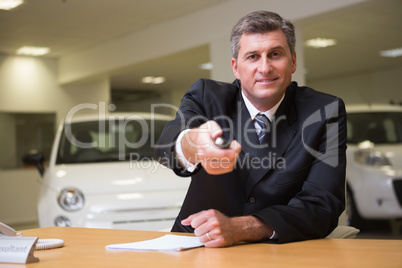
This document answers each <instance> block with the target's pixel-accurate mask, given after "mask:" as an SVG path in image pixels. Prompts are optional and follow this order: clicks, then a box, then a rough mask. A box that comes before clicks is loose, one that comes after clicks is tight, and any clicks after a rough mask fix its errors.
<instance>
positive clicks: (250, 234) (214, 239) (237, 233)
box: [182, 209, 274, 247]
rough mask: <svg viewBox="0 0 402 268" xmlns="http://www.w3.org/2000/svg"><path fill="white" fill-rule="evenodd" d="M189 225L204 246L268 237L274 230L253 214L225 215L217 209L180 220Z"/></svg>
mask: <svg viewBox="0 0 402 268" xmlns="http://www.w3.org/2000/svg"><path fill="white" fill-rule="evenodd" d="M182 224H183V225H191V227H193V228H194V229H195V230H194V234H195V235H196V236H198V237H199V238H200V241H201V242H203V243H205V246H206V247H227V246H232V245H234V244H236V243H239V242H254V241H261V240H265V239H269V238H271V237H272V236H273V234H274V231H273V230H272V228H271V227H270V226H269V225H268V224H266V223H265V222H264V221H262V220H260V219H259V218H257V217H254V216H241V217H232V218H230V217H227V216H225V215H223V214H222V213H220V212H219V211H217V210H213V209H210V210H206V211H201V212H199V213H196V214H193V215H191V216H189V217H188V218H187V219H184V220H182Z"/></svg>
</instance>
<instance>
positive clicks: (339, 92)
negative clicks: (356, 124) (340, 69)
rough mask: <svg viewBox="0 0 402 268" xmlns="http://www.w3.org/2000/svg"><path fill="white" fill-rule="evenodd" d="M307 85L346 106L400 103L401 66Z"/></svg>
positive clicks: (401, 94)
mask: <svg viewBox="0 0 402 268" xmlns="http://www.w3.org/2000/svg"><path fill="white" fill-rule="evenodd" d="M307 84H308V86H310V87H312V88H315V89H317V90H320V91H324V92H327V93H330V94H333V95H336V96H339V97H341V98H342V99H343V100H344V101H345V103H346V104H354V103H389V102H390V100H394V101H396V102H402V88H401V85H402V66H395V67H391V68H387V69H382V70H377V71H369V72H366V73H359V74H352V75H345V76H342V77H335V78H327V79H323V80H315V81H314V80H313V81H308V82H307Z"/></svg>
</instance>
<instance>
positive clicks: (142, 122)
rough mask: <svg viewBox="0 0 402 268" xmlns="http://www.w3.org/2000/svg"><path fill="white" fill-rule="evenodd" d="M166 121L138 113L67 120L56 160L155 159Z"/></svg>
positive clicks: (77, 161) (71, 161)
mask: <svg viewBox="0 0 402 268" xmlns="http://www.w3.org/2000/svg"><path fill="white" fill-rule="evenodd" d="M166 123H167V121H165V120H152V121H151V120H146V119H143V118H138V117H136V118H135V119H131V120H127V119H124V120H118V119H117V118H112V119H110V120H107V121H104V120H101V121H87V122H77V123H71V124H65V125H64V129H63V133H62V136H61V139H60V143H59V149H58V154H57V159H56V164H77V163H93V162H111V161H132V160H144V159H153V147H154V145H155V143H156V142H157V140H158V138H159V136H160V134H161V132H162V130H163V128H164V126H165V124H166Z"/></svg>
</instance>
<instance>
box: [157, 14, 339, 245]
mask: <svg viewBox="0 0 402 268" xmlns="http://www.w3.org/2000/svg"><path fill="white" fill-rule="evenodd" d="M295 42H296V41H295V33H294V26H293V24H292V23H291V22H290V21H288V20H286V19H284V18H282V17H281V16H279V15H278V14H276V13H273V12H268V11H256V12H251V13H249V14H247V15H246V16H244V17H243V18H241V19H240V20H239V22H238V23H237V24H236V25H235V26H234V27H233V30H232V34H231V44H232V55H233V58H232V68H233V73H234V75H235V77H236V80H235V81H234V82H233V83H232V84H229V83H224V82H218V81H213V80H209V79H200V80H198V81H196V82H195V83H194V84H193V85H192V87H191V88H190V89H189V90H188V92H187V93H186V94H185V95H184V97H183V99H182V102H181V104H180V108H179V111H178V112H177V115H176V118H175V120H173V121H171V122H169V123H168V124H167V126H166V127H165V129H164V131H163V133H162V135H161V138H160V140H159V141H158V143H157V145H156V150H155V153H156V157H157V159H158V160H159V161H160V162H161V163H163V164H165V165H167V166H168V167H170V168H172V169H173V171H174V172H175V173H176V174H178V175H180V176H191V184H190V186H189V189H188V192H187V196H186V198H185V200H184V203H183V206H182V209H181V211H180V213H179V215H178V217H177V219H176V222H175V224H174V226H173V228H172V231H175V232H194V233H195V235H196V236H198V237H199V238H200V241H201V242H204V243H205V246H206V247H224V246H231V245H234V244H236V243H238V242H251V241H253V242H255V241H263V242H277V243H286V242H292V241H300V240H306V239H315V238H322V237H325V236H327V235H328V234H329V233H331V231H332V230H333V229H334V228H335V227H336V226H337V223H338V217H339V215H340V214H341V213H342V211H343V210H344V205H345V204H344V192H345V188H344V185H345V167H346V159H345V151H346V116H345V108H344V103H343V101H342V100H341V99H339V98H337V97H335V96H331V95H327V94H324V93H320V92H318V91H315V90H313V89H311V88H308V87H301V86H298V85H297V83H296V82H292V74H293V73H294V72H295V70H296V52H295ZM218 137H223V138H225V139H227V140H228V141H229V142H230V144H229V146H228V148H226V149H222V148H220V147H219V146H217V145H215V140H216V139H217V138H218Z"/></svg>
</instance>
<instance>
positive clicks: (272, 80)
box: [257, 78, 278, 83]
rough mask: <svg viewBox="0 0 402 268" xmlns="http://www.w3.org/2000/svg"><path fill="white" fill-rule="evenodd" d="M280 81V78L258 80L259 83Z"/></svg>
mask: <svg viewBox="0 0 402 268" xmlns="http://www.w3.org/2000/svg"><path fill="white" fill-rule="evenodd" d="M276 80H278V78H264V79H258V80H257V83H271V82H274V81H276Z"/></svg>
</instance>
